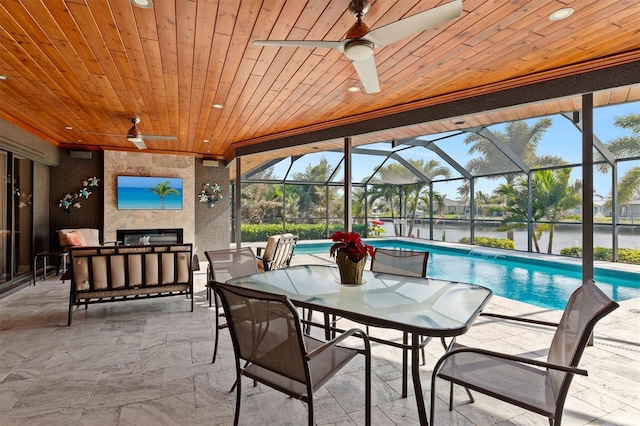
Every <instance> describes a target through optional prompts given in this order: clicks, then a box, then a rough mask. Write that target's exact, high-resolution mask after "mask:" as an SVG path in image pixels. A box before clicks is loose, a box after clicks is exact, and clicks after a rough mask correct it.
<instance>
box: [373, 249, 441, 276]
mask: <svg viewBox="0 0 640 426" xmlns="http://www.w3.org/2000/svg"><path fill="white" fill-rule="evenodd" d="M428 260H429V252H428V251H410V250H395V249H384V248H376V251H375V256H374V257H373V259H371V270H372V271H373V272H383V273H387V274H396V275H405V276H409V277H426V276H427V261H428Z"/></svg>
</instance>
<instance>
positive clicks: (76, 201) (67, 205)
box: [58, 176, 100, 213]
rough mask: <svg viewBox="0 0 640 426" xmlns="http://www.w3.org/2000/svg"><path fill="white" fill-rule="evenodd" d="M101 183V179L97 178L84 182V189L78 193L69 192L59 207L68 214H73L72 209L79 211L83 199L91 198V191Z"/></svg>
mask: <svg viewBox="0 0 640 426" xmlns="http://www.w3.org/2000/svg"><path fill="white" fill-rule="evenodd" d="M99 183H100V179H98V178H97V177H95V176H94V177H90V178H87V179H85V180H83V181H82V188H81V189H79V190H78V192H74V193H71V192H67V194H66V195H65V196H64V198H63V199H62V200H60V203H59V204H58V207H62V208H63V209H64V210H65V211H66V212H67V213H71V210H72V209H79V208H80V207H82V206H81V205H80V201H81V200H82V198H83V197H84V198H85V200H86V199H87V198H89V195H91V194H92V192H91V191H89V189H90V188H95V187H97V186H98V184H99Z"/></svg>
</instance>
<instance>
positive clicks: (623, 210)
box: [620, 200, 640, 217]
mask: <svg viewBox="0 0 640 426" xmlns="http://www.w3.org/2000/svg"><path fill="white" fill-rule="evenodd" d="M620 217H640V200H631V201H628V202H626V203H624V204H622V205H621V206H620Z"/></svg>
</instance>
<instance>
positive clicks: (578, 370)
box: [433, 345, 588, 376]
mask: <svg viewBox="0 0 640 426" xmlns="http://www.w3.org/2000/svg"><path fill="white" fill-rule="evenodd" d="M463 352H470V353H477V354H480V355H486V356H491V357H494V358H499V359H505V360H509V361H514V362H520V363H522V364H528V365H535V366H537V367H542V368H549V369H552V370H557V371H563V372H565V373H571V374H579V375H581V376H587V375H588V373H587V370H583V369H581V368H576V367H570V366H567V365H560V364H552V363H550V362H546V361H538V360H536V359H531V358H525V357H521V356H517V355H510V354H504V353H500V352H494V351H489V350H486V349H480V348H470V347H467V346H462V345H457V346H455V347H454V349H452V350H451V351H450V352H448V353H446V354H444V355H443V356H442V358H440V360H438V363H437V364H436V367H435V368H434V370H433V371H434V372H435V371H438V370H439V369H440V368H439V367H440V365H441V363H442V362H443V361H444V360H446V359H447V358H449V357H451V356H453V355H455V354H459V353H463Z"/></svg>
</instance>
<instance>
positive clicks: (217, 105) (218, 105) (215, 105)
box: [211, 104, 224, 109]
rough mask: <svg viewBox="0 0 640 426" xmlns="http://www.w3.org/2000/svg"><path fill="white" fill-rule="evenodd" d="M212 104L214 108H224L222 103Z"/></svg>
mask: <svg viewBox="0 0 640 426" xmlns="http://www.w3.org/2000/svg"><path fill="white" fill-rule="evenodd" d="M211 106H212V107H213V108H216V109H222V108H224V105H222V104H213V105H211Z"/></svg>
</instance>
